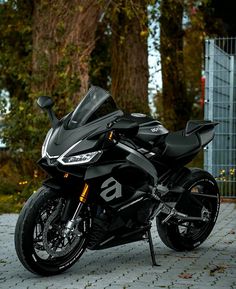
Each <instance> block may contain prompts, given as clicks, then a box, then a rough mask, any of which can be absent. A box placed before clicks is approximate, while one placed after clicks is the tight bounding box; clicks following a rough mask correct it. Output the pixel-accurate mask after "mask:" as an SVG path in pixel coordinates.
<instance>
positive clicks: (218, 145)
mask: <svg viewBox="0 0 236 289" xmlns="http://www.w3.org/2000/svg"><path fill="white" fill-rule="evenodd" d="M235 56H236V38H219V39H214V40H206V42H205V77H206V82H205V83H206V85H205V105H204V117H205V119H209V120H212V121H216V122H219V125H218V126H217V127H216V134H215V138H214V140H213V141H212V142H211V143H210V144H208V146H207V147H206V148H205V150H204V168H205V169H206V170H208V171H209V172H210V173H212V174H213V176H214V177H215V178H216V180H217V182H218V184H219V188H220V193H221V195H222V196H225V197H230V198H232V197H234V198H236V86H235V85H236V59H235Z"/></svg>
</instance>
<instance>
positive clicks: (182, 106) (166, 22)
mask: <svg viewBox="0 0 236 289" xmlns="http://www.w3.org/2000/svg"><path fill="white" fill-rule="evenodd" d="M183 3H184V1H183V0H180V1H177V0H162V1H161V6H160V9H161V18H160V53H161V66H162V82H163V91H162V113H163V119H164V123H165V125H166V126H167V128H168V129H170V130H177V129H182V128H184V127H185V125H186V122H187V120H188V119H189V117H190V115H191V111H192V101H191V100H190V99H188V97H187V91H186V83H185V68H184V58H183V36H184V33H183V28H182V19H183V5H184V4H183Z"/></svg>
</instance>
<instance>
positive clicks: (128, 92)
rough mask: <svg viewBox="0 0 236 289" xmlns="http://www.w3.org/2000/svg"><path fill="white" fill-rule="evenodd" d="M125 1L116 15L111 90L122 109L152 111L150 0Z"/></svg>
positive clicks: (113, 32) (113, 27) (113, 33)
mask: <svg viewBox="0 0 236 289" xmlns="http://www.w3.org/2000/svg"><path fill="white" fill-rule="evenodd" d="M122 5H123V8H124V7H125V8H124V9H120V10H119V12H116V13H115V14H114V15H113V17H112V20H113V23H112V68H111V78H112V85H111V91H112V95H113V97H114V99H115V100H116V102H117V104H118V106H119V107H120V108H121V109H124V110H125V111H127V112H144V113H148V112H149V107H148V52H147V32H146V30H145V29H146V28H143V27H145V25H143V23H145V22H146V17H147V16H146V12H147V11H146V1H142V0H137V1H135V4H133V5H135V7H127V5H128V4H127V3H126V6H125V1H122Z"/></svg>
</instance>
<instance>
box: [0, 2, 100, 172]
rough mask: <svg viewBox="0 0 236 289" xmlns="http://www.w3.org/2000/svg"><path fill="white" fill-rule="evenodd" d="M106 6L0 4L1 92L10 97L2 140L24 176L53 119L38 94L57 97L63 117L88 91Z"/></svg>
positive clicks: (37, 155) (96, 4)
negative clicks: (92, 57) (38, 104)
mask: <svg viewBox="0 0 236 289" xmlns="http://www.w3.org/2000/svg"><path fill="white" fill-rule="evenodd" d="M100 11H101V6H100V3H98V1H92V0H90V1H85V0H72V1H66V0H59V1H43V0H41V1H22V0H9V1H6V2H3V3H1V4H0V13H1V16H2V17H1V20H0V27H1V29H0V30H1V32H0V33H1V35H0V36H2V37H1V51H0V67H1V82H0V88H1V89H5V90H7V91H8V92H9V93H10V100H11V111H10V113H9V114H8V115H7V116H5V119H4V124H5V129H4V130H3V135H2V136H3V138H4V140H5V142H6V143H7V145H8V147H9V149H10V150H11V155H12V156H14V158H15V163H16V165H17V166H18V168H19V170H20V171H21V172H22V173H23V174H24V175H32V174H33V168H34V167H35V166H36V165H35V162H36V160H37V159H38V158H39V157H40V148H41V145H42V141H43V137H44V136H45V133H46V131H47V129H48V127H49V121H48V119H47V117H46V116H45V114H44V113H43V112H40V111H39V109H38V108H36V105H35V100H36V98H37V96H38V95H42V94H47V95H50V96H52V97H53V99H54V101H55V103H56V106H55V110H56V113H57V114H58V115H59V116H62V115H64V114H65V112H68V111H69V110H70V109H71V107H72V104H75V103H76V104H77V103H78V100H79V98H80V97H81V96H82V95H84V93H85V92H86V91H87V88H88V78H89V76H88V71H89V60H90V54H91V51H92V50H93V48H94V43H95V31H96V26H97V22H98V18H99V15H100Z"/></svg>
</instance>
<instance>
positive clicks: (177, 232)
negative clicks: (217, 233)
mask: <svg viewBox="0 0 236 289" xmlns="http://www.w3.org/2000/svg"><path fill="white" fill-rule="evenodd" d="M178 185H179V186H182V187H184V188H185V189H186V190H187V191H188V192H189V194H191V196H190V198H191V197H192V196H193V197H194V198H193V199H192V202H191V203H190V204H189V205H190V206H191V209H192V210H193V211H195V212H197V215H198V216H201V205H202V208H203V209H204V207H205V208H206V209H207V210H208V211H209V212H210V214H209V216H208V221H206V222H203V221H191V222H186V221H182V222H181V223H178V224H177V220H176V219H175V222H173V220H171V219H170V221H169V222H167V223H164V224H162V221H163V220H164V218H165V217H166V214H160V215H159V216H158V217H157V218H156V223H157V230H158V233H159V236H160V238H161V240H162V241H163V243H164V244H165V245H166V246H167V247H169V248H171V249H173V250H175V251H185V250H193V249H194V248H196V247H198V246H200V245H201V244H202V243H203V242H204V241H205V240H206V239H207V237H208V236H209V235H210V233H211V231H212V229H213V227H214V225H215V222H216V220H217V216H218V212H219V206H220V195H219V189H218V186H217V183H216V181H215V179H214V178H213V177H212V176H211V174H209V173H208V172H206V171H204V170H201V169H191V172H190V173H189V174H188V175H186V177H184V178H183V179H182V180H181V181H180V182H179V183H178ZM204 195H207V196H204ZM177 210H178V209H177ZM188 210H189V208H188ZM179 211H180V210H179ZM180 212H181V211H180ZM182 213H185V212H183V211H182ZM189 215H190V214H189Z"/></svg>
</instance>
